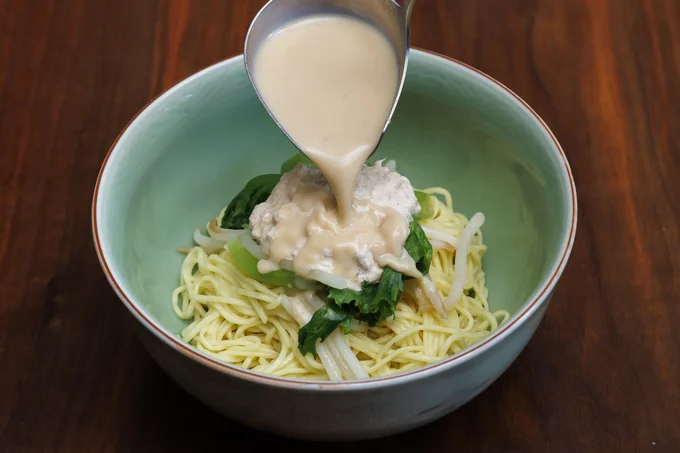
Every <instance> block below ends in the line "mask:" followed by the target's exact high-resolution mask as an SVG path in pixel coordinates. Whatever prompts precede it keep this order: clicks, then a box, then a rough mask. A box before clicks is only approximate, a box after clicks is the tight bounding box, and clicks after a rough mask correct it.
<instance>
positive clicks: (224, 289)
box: [172, 187, 509, 380]
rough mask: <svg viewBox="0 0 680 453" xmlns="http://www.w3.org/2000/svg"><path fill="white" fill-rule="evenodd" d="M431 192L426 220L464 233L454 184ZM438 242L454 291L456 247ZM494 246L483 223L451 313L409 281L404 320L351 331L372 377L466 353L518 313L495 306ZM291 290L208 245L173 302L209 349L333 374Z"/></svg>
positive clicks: (262, 364) (441, 284)
mask: <svg viewBox="0 0 680 453" xmlns="http://www.w3.org/2000/svg"><path fill="white" fill-rule="evenodd" d="M424 192H426V193H428V194H429V195H430V198H431V200H432V204H433V207H434V215H433V216H432V218H430V219H427V220H424V221H423V222H422V226H423V228H424V229H426V230H437V231H440V232H442V233H444V234H445V235H449V236H453V237H455V238H458V237H460V235H461V233H462V232H463V229H464V228H465V225H466V224H467V222H468V220H467V218H466V217H465V216H463V215H462V214H459V213H455V212H454V211H453V202H452V198H451V195H450V193H449V192H448V191H446V190H445V189H442V188H439V187H435V188H430V189H426V190H424ZM437 195H439V196H441V197H442V198H443V200H444V201H441V200H440V199H439V198H438V197H437ZM432 243H433V254H432V265H431V266H430V274H429V275H430V278H431V279H432V281H433V283H434V285H435V287H436V289H437V292H438V293H439V296H440V297H441V298H442V299H444V298H446V296H448V293H449V290H450V288H451V283H452V281H453V278H454V258H455V248H454V247H453V246H451V245H450V244H445V243H443V242H440V241H438V240H432ZM485 251H486V246H485V245H484V244H483V242H482V233H481V231H479V232H477V234H475V236H474V237H473V238H472V242H471V245H470V250H469V254H468V256H467V262H466V264H467V272H466V278H465V285H464V289H465V292H464V294H463V295H462V296H461V297H460V299H459V300H458V302H457V303H456V305H455V306H453V308H452V309H451V310H450V311H449V312H448V315H449V319H447V320H445V319H442V318H441V317H440V316H439V314H437V312H435V311H434V310H432V307H431V305H429V302H424V301H425V300H426V298H425V297H424V296H423V294H422V293H421V292H420V289H419V288H418V286H417V285H416V284H415V280H408V281H405V283H404V292H403V294H402V297H401V301H400V302H399V303H398V304H397V307H396V316H395V318H394V319H391V318H390V319H389V320H386V321H383V322H382V323H380V324H378V325H377V326H375V327H371V328H368V330H364V331H352V332H351V333H350V334H349V335H344V336H343V337H344V339H345V341H346V342H347V343H348V345H349V346H350V348H351V350H352V352H354V354H355V355H356V357H357V358H358V360H359V362H360V363H361V365H362V366H363V367H364V368H365V369H366V371H367V372H368V374H369V376H371V377H376V376H385V375H389V374H394V373H398V372H403V371H407V370H412V369H414V368H418V367H421V366H424V365H427V364H430V363H433V362H437V361H440V360H442V359H444V358H446V357H448V356H450V355H453V354H457V353H459V352H460V351H462V350H464V349H465V348H467V347H469V346H471V345H472V344H474V343H476V342H478V341H480V340H481V339H483V338H484V337H486V336H488V335H489V334H490V333H491V332H493V331H494V330H496V329H497V328H498V326H499V325H500V324H502V323H503V322H505V321H506V320H507V319H508V318H509V314H508V312H507V311H505V310H499V311H496V312H491V311H490V310H489V303H488V300H487V297H488V291H487V288H486V282H485V276H484V272H483V270H482V256H483V254H484V252H485ZM286 291H287V289H286V288H282V287H271V286H268V285H263V284H261V283H259V282H257V281H256V280H253V279H252V278H250V277H248V276H246V275H245V274H243V273H242V272H241V271H240V270H239V269H238V268H237V267H236V264H235V263H234V261H233V260H232V258H231V255H230V254H229V251H228V250H226V248H225V249H222V250H220V251H219V252H217V253H212V254H207V253H206V252H205V251H204V250H203V249H202V248H201V247H193V248H191V249H189V250H188V253H187V256H186V258H185V259H184V263H183V264H182V268H181V277H180V286H179V287H178V288H177V289H175V291H174V292H173V294H172V306H173V309H174V311H175V313H176V314H177V316H179V317H180V318H182V319H186V320H191V323H190V324H189V325H188V326H187V327H186V328H185V329H184V330H183V331H182V333H181V337H182V339H183V340H184V341H186V342H188V343H190V344H191V345H193V346H194V347H196V348H197V349H199V350H201V351H204V352H205V353H207V354H210V355H212V356H214V357H216V358H218V359H220V360H222V361H224V362H227V363H230V364H232V365H236V366H239V367H242V368H245V369H248V370H252V371H257V372H261V373H266V374H270V375H275V376H285V377H290V378H298V379H323V380H327V379H328V378H329V377H328V374H327V373H326V370H325V368H324V366H323V364H322V363H321V360H319V359H318V358H315V357H313V356H312V354H307V355H305V356H303V355H302V353H301V352H300V351H299V350H298V330H299V328H300V325H299V324H298V323H297V322H296V321H295V319H294V318H293V317H292V316H291V315H290V314H289V313H288V312H287V311H286V310H285V309H284V307H283V306H282V305H281V296H283V295H285V294H286Z"/></svg>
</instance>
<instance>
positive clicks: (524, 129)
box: [92, 50, 576, 440]
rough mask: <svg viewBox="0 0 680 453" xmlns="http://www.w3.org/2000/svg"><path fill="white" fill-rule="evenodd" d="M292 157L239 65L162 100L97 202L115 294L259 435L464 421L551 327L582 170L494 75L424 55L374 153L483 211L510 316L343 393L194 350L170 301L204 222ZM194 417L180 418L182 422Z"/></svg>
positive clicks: (495, 295)
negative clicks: (430, 359)
mask: <svg viewBox="0 0 680 453" xmlns="http://www.w3.org/2000/svg"><path fill="white" fill-rule="evenodd" d="M294 152H295V149H294V147H293V146H292V145H291V144H290V143H289V142H288V141H287V139H286V137H285V136H284V135H283V134H282V133H281V132H280V131H279V129H278V128H277V127H276V125H275V123H274V122H273V121H272V120H271V119H270V117H269V116H268V115H267V113H266V111H265V109H264V108H263V106H262V105H261V104H260V102H259V101H258V98H257V96H256V95H255V93H254V91H253V89H252V87H251V85H250V83H249V81H248V77H247V76H246V72H245V70H244V64H243V58H242V57H241V56H238V57H234V58H232V59H229V60H226V61H223V62H221V63H218V64H216V65H214V66H211V67H209V68H207V69H205V70H203V71H201V72H199V73H197V74H195V75H193V76H191V77H189V78H188V79H186V80H184V81H183V82H180V83H179V84H177V85H176V86H174V87H173V88H171V89H169V90H168V91H167V92H165V93H164V94H162V95H161V96H160V97H158V98H157V99H156V100H154V101H153V102H151V103H150V104H149V105H148V106H147V107H146V108H145V109H144V110H142V111H141V112H140V113H139V114H138V115H137V117H136V118H135V119H134V120H133V121H132V122H131V123H130V124H129V125H128V126H127V127H126V129H125V130H124V131H123V133H122V134H121V136H120V137H119V138H118V140H117V141H116V143H115V144H114V145H113V148H112V149H111V151H110V152H109V154H108V156H107V157H106V160H105V161H104V164H103V166H102V170H101V173H100V175H99V179H98V181H97V185H96V189H95V193H94V202H93V219H92V221H93V232H94V240H95V244H96V249H97V252H98V255H99V259H100V261H101V265H102V267H103V269H104V272H105V274H106V276H107V278H108V280H109V281H110V283H111V286H112V287H113V289H114V290H115V292H116V293H117V294H118V296H119V297H120V300H121V301H122V302H123V304H124V305H125V306H126V307H127V308H128V310H129V311H130V313H131V314H132V315H133V317H134V319H135V321H136V322H135V324H136V325H137V327H138V333H139V336H140V338H141V340H142V342H143V343H144V345H145V346H146V347H147V349H148V350H149V352H150V353H151V355H152V356H153V358H154V359H155V360H156V361H157V362H158V363H159V365H160V366H161V367H162V368H163V369H164V370H165V371H166V372H167V373H168V374H169V375H170V376H172V378H173V379H175V380H176V381H177V382H178V383H179V384H180V385H181V386H182V387H184V388H185V389H186V390H187V391H188V392H190V393H191V394H193V395H194V396H195V397H196V398H198V399H199V400H201V401H202V402H203V403H205V404H206V405H208V406H209V407H211V408H213V409H214V410H216V411H218V412H220V413H222V414H224V415H226V416H228V417H230V418H232V419H234V420H237V421H239V422H242V423H244V424H247V425H250V426H252V427H255V428H259V429H262V430H267V431H270V432H274V433H279V434H282V435H286V436H291V437H300V438H307V439H326V440H330V439H342V440H351V439H366V438H375V437H380V436H385V435H390V434H394V433H398V432H402V431H406V430H409V429H412V428H415V427H417V426H420V425H423V424H425V423H428V422H430V421H432V420H435V419H437V418H439V417H442V416H443V415H445V414H447V413H449V412H451V411H453V410H454V409H456V408H458V407H459V406H461V405H462V404H464V403H466V402H467V401H469V400H471V399H472V398H474V397H475V396H476V395H477V394H479V393H480V392H481V391H483V390H484V389H485V388H486V387H487V386H489V385H490V384H491V383H492V382H493V381H494V380H495V379H497V378H498V377H499V376H500V375H501V374H502V373H503V371H505V369H506V368H507V367H508V366H509V365H510V364H511V363H512V361H513V360H515V358H516V357H517V355H518V354H519V353H520V351H522V349H523V348H524V346H525V345H526V344H527V342H528V341H529V339H530V338H531V336H532V335H533V333H534V331H535V330H536V328H537V326H538V324H539V323H540V321H541V319H542V317H543V314H544V313H545V310H546V309H547V308H548V302H549V299H550V296H551V294H552V291H553V288H554V287H555V284H556V283H557V280H558V279H559V277H560V274H561V273H562V270H563V269H564V266H565V264H566V262H567V259H568V256H569V253H570V250H571V247H572V244H573V240H574V234H575V229H576V192H575V189H574V181H573V179H572V175H571V172H570V169H569V165H568V163H567V160H566V158H565V155H564V153H563V152H562V150H561V148H560V146H559V144H558V143H557V141H556V139H555V137H554V136H553V134H552V133H551V132H550V130H549V129H548V127H547V126H546V125H545V123H544V122H543V121H542V120H541V119H540V118H539V117H538V116H537V115H536V113H534V112H533V111H532V110H531V108H529V106H527V105H526V104H525V103H524V102H523V101H522V100H521V99H520V98H519V97H517V96H516V95H515V94H513V93H512V92H511V91H510V90H508V89H507V88H505V87H504V86H502V85H501V84H500V83H498V82H496V81H494V80H493V79H491V78H490V77H488V76H486V75H484V74H482V73H481V72H479V71H477V70H475V69H473V68H471V67H469V66H466V65H464V64H462V63H459V62H456V61H454V60H451V59H448V58H445V57H442V56H439V55H435V54H432V53H429V52H425V51H419V50H414V51H413V52H412V53H411V57H410V62H409V69H408V75H407V78H406V83H405V86H404V91H403V94H402V97H401V101H400V103H399V106H398V108H397V111H396V113H395V116H394V119H393V122H392V124H391V126H390V127H389V129H388V131H387V134H386V136H385V138H384V140H383V142H382V144H381V146H380V148H379V150H378V152H377V155H378V157H389V158H393V159H395V160H396V161H397V163H398V168H399V171H400V172H401V173H403V174H404V175H406V176H407V177H409V178H410V180H411V182H412V183H413V185H414V186H415V187H430V186H442V187H446V188H447V189H449V190H450V191H451V193H452V194H453V197H454V208H455V209H456V210H457V211H460V212H462V213H464V214H466V215H467V216H468V217H469V216H471V215H472V214H474V213H475V212H477V211H481V212H483V213H484V214H485V215H486V223H485V224H484V229H483V231H484V239H485V242H486V244H487V245H488V252H487V254H486V255H485V256H484V269H485V271H486V274H487V283H488V289H489V300H490V304H491V308H492V310H498V309H506V310H508V311H509V312H510V313H511V314H512V317H511V319H509V321H508V322H506V323H505V324H504V325H503V326H502V327H500V328H499V329H498V330H497V331H496V332H495V333H493V334H492V335H490V336H489V337H488V338H486V339H485V340H484V341H481V342H480V343H478V344H476V345H474V346H472V347H470V348H469V349H467V350H465V351H463V352H462V353H459V354H458V355H456V356H453V357H450V358H448V359H446V360H444V361H442V362H439V363H436V364H433V365H430V366H427V367H424V368H421V369H418V370H415V371H411V372H407V373H403V374H398V375H394V376H390V377H384V378H375V379H369V380H365V381H357V382H344V383H331V382H311V381H300V380H292V379H284V378H276V377H271V376H266V375H262V374H257V373H253V372H249V371H245V370H243V369H240V368H237V367H234V366H230V365H227V364H225V363H222V362H220V361H219V360H217V359H215V358H213V357H210V356H208V355H206V354H204V353H202V352H199V351H197V350H195V349H193V348H192V347H191V346H189V345H188V344H185V343H184V342H182V340H181V339H180V338H179V336H178V334H179V332H180V331H181V330H182V328H183V327H184V326H185V322H184V321H182V320H180V319H178V318H177V317H175V315H174V313H173V311H172V308H171V293H172V291H173V289H174V288H175V286H176V285H177V284H178V282H179V268H180V264H181V262H182V259H183V255H181V254H179V253H177V252H176V251H175V249H176V247H179V246H188V245H191V244H192V241H191V235H192V231H193V229H194V228H195V227H196V226H199V225H205V223H206V221H208V220H209V219H211V218H213V217H214V216H215V214H216V213H217V212H219V210H220V209H221V208H222V207H223V206H225V205H226V204H227V203H228V202H229V201H230V200H231V198H232V197H233V196H234V195H235V194H236V193H237V192H238V191H239V190H240V189H241V188H242V187H243V185H244V184H245V183H246V182H247V181H248V180H249V179H250V178H251V177H253V176H256V175H259V174H263V173H272V172H278V169H279V165H280V164H281V162H283V161H284V160H285V159H287V158H288V157H290V156H291V155H292V154H293V153H294ZM177 416H181V414H177Z"/></svg>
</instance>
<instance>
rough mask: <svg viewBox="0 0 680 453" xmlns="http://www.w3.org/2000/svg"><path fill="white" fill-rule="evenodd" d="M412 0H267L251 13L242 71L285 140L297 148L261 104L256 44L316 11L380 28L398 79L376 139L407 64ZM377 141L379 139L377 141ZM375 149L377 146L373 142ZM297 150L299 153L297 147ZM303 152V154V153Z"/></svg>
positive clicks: (399, 89)
mask: <svg viewBox="0 0 680 453" xmlns="http://www.w3.org/2000/svg"><path fill="white" fill-rule="evenodd" d="M414 5H415V0H403V1H402V2H401V4H399V3H398V2H397V1H395V0H270V1H269V2H268V3H267V4H266V5H264V6H263V7H262V9H261V10H260V11H259V12H258V13H257V14H256V15H255V18H254V19H253V22H252V23H251V24H250V28H249V29H248V34H247V35H246V42H245V48H244V50H243V56H244V60H245V66H246V72H247V73H248V78H249V79H250V83H251V84H252V85H253V88H255V92H256V93H257V96H258V98H259V99H260V102H262V105H264V107H265V109H266V110H267V112H268V113H269V116H271V117H272V119H273V120H274V122H275V123H276V124H277V125H278V126H279V128H280V129H281V130H282V131H283V133H284V134H286V136H287V137H288V139H289V140H290V141H291V142H292V143H293V144H294V145H295V146H296V147H297V148H298V149H300V147H299V146H298V145H297V143H295V141H294V140H293V139H292V138H291V136H290V135H289V134H288V132H287V131H286V130H285V128H284V127H283V126H282V125H281V123H280V122H279V121H278V120H277V119H276V118H275V117H274V115H272V112H271V110H270V109H269V107H268V106H267V104H266V103H265V101H264V99H263V98H262V95H261V94H260V92H259V90H258V89H257V85H256V83H255V79H254V77H253V72H252V68H253V65H254V61H255V56H256V54H257V50H258V48H259V46H260V45H261V44H262V43H263V42H264V41H265V40H266V39H267V38H268V37H269V36H270V35H271V34H272V33H274V32H275V31H277V30H279V29H280V28H281V27H283V26H285V25H286V24H288V23H290V22H291V21H293V20H296V19H300V18H303V17H306V16H311V15H316V14H328V13H337V14H346V15H351V16H358V17H360V18H362V19H363V20H366V21H368V22H369V23H371V24H372V25H374V26H375V27H376V28H377V29H378V30H380V31H381V32H382V33H383V34H384V35H385V36H386V37H387V39H388V40H389V41H390V42H391V44H392V46H393V47H394V50H395V52H396V55H397V63H398V68H397V71H398V74H399V82H398V83H397V92H396V93H394V101H393V103H392V108H391V109H390V112H389V115H388V117H387V119H386V121H385V126H384V127H383V130H382V133H381V136H380V138H381V139H382V136H383V135H384V134H385V131H386V130H387V127H388V126H389V124H390V121H391V120H392V115H393V114H394V110H395V109H396V107H397V103H398V101H399V96H400V95H401V90H402V88H403V86H404V79H405V77H406V68H407V66H408V54H409V47H410V41H411V27H410V23H411V13H412V12H413V6H414ZM378 144H379V141H378ZM376 148H377V145H376ZM300 152H303V151H302V150H300ZM303 154H304V153H303Z"/></svg>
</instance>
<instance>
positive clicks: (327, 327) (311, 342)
mask: <svg viewBox="0 0 680 453" xmlns="http://www.w3.org/2000/svg"><path fill="white" fill-rule="evenodd" d="M351 320H352V312H351V311H349V310H345V309H343V308H340V307H338V306H337V305H336V304H334V303H332V302H328V303H327V304H326V305H324V306H323V307H321V308H319V309H318V310H317V311H316V312H315V313H314V315H313V316H312V319H310V320H309V322H308V323H307V324H305V325H304V326H303V327H302V328H301V329H300V331H299V332H298V348H299V349H300V352H301V353H302V354H307V353H308V352H311V353H312V354H314V356H315V357H316V341H317V340H321V341H324V340H325V339H326V338H328V335H330V334H332V333H333V331H335V329H337V328H338V326H339V325H340V324H342V326H343V329H344V331H345V333H348V330H349V323H350V322H351Z"/></svg>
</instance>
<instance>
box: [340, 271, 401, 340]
mask: <svg viewBox="0 0 680 453" xmlns="http://www.w3.org/2000/svg"><path fill="white" fill-rule="evenodd" d="M403 290H404V283H403V282H402V275H401V274H400V273H399V272H397V271H395V270H393V269H392V268H390V267H386V268H385V270H383V275H382V277H381V278H380V281H379V282H378V283H373V284H367V283H365V282H364V283H363V284H362V285H361V291H354V290H351V289H335V288H329V290H328V299H329V300H332V301H334V302H335V303H336V304H337V305H338V306H340V307H342V308H345V307H350V308H351V309H352V310H353V312H355V313H357V314H358V315H359V319H360V320H361V321H364V322H367V323H368V325H370V326H371V327H372V326H375V325H376V324H378V323H379V322H381V321H384V320H385V319H387V318H389V317H390V316H393V315H394V312H395V309H396V306H397V303H399V299H400V298H401V293H402V291H403Z"/></svg>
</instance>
